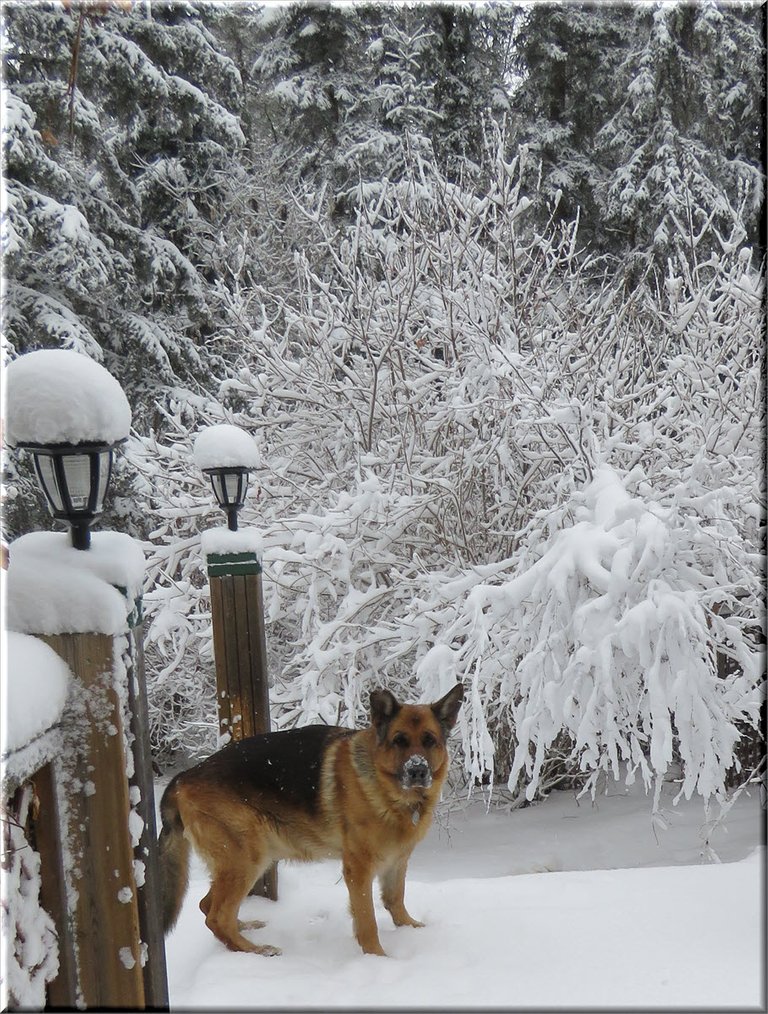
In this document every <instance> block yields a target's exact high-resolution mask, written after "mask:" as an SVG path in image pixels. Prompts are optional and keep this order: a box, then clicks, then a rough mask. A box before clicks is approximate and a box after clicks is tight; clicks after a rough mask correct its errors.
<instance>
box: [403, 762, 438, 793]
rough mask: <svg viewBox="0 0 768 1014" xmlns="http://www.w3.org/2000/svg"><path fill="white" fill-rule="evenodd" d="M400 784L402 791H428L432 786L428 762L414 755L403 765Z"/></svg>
mask: <svg viewBox="0 0 768 1014" xmlns="http://www.w3.org/2000/svg"><path fill="white" fill-rule="evenodd" d="M400 783H401V785H402V786H403V788H404V789H428V788H429V787H430V785H431V784H432V771H431V770H430V767H429V761H428V760H427V758H426V757H422V756H421V754H414V755H413V757H409V758H408V760H407V761H406V762H405V764H403V772H402V774H401V776H400Z"/></svg>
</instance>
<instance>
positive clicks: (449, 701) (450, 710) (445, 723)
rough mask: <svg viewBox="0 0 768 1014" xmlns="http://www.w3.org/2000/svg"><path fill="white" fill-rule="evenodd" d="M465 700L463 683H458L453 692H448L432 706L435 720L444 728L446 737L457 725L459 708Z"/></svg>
mask: <svg viewBox="0 0 768 1014" xmlns="http://www.w3.org/2000/svg"><path fill="white" fill-rule="evenodd" d="M463 700H464V687H463V686H462V685H461V683H457V684H456V686H455V687H454V688H453V689H452V690H449V691H448V693H447V694H446V695H445V697H441V698H440V700H439V701H437V702H436V703H435V704H433V705H432V711H433V712H434V713H435V718H437V720H438V722H439V723H440V725H441V726H442V727H443V731H444V732H445V735H446V736H447V735H448V733H449V732H450V731H451V729H452V728H453V727H454V725H455V724H456V719H457V718H458V717H459V708H460V707H461V702H462V701H463Z"/></svg>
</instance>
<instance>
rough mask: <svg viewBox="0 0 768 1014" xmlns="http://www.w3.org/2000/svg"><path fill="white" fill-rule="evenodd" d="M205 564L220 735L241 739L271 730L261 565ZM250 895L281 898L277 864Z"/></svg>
mask: <svg viewBox="0 0 768 1014" xmlns="http://www.w3.org/2000/svg"><path fill="white" fill-rule="evenodd" d="M207 562H208V577H209V580H210V587H211V622H212V624H213V653H214V661H215V664H216V701H217V705H218V713H219V733H220V734H221V735H224V734H225V733H229V735H230V737H231V739H232V740H233V741H237V740H241V739H243V738H245V737H246V736H254V735H257V734H258V733H262V732H269V730H270V718H269V682H268V678H267V640H266V634H265V630H264V593H263V590H262V584H261V562H260V561H259V558H258V557H257V556H256V555H255V554H253V553H237V554H226V555H220V554H213V553H211V554H209V556H208V561H207ZM251 894H253V895H258V896H259V897H266V898H271V899H272V900H273V901H276V900H277V866H276V865H273V866H272V867H271V868H270V869H269V870H268V871H267V872H266V873H265V874H264V876H263V877H261V878H260V879H259V880H258V881H257V882H256V884H255V885H254V887H253V889H252V891H251Z"/></svg>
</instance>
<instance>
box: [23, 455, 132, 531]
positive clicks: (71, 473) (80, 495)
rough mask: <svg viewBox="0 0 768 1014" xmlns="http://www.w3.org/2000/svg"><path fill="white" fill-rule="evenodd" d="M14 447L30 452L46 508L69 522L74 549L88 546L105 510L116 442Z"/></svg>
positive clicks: (58, 517)
mask: <svg viewBox="0 0 768 1014" xmlns="http://www.w3.org/2000/svg"><path fill="white" fill-rule="evenodd" d="M118 443H119V441H118ZM17 446H19V447H22V448H24V449H25V450H28V451H30V453H31V454H32V460H33V462H34V465H35V473H36V475H37V482H38V485H39V486H40V489H41V490H42V492H43V496H44V497H45V501H46V504H47V506H48V510H49V511H50V512H51V514H52V515H53V517H55V518H57V519H58V520H59V521H66V522H67V523H68V524H69V526H70V530H71V532H72V545H73V546H74V547H75V549H88V547H89V546H90V544H91V531H90V528H91V525H92V524H93V522H94V521H95V520H96V518H97V517H98V516H99V514H101V512H102V510H103V509H104V496H105V495H106V492H107V486H108V485H109V480H110V477H111V475H112V460H113V456H114V450H115V448H116V447H117V443H114V444H101V443H99V444H30V443H21V444H18V445H17Z"/></svg>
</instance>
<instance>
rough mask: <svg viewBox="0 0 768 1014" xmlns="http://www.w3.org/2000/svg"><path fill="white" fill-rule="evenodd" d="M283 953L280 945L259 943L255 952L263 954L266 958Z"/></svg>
mask: <svg viewBox="0 0 768 1014" xmlns="http://www.w3.org/2000/svg"><path fill="white" fill-rule="evenodd" d="M282 953H283V952H282V951H281V950H280V948H279V947H273V946H272V944H258V946H256V947H255V948H254V954H263V955H264V957H265V958H276V957H277V956H278V955H279V954H282Z"/></svg>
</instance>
